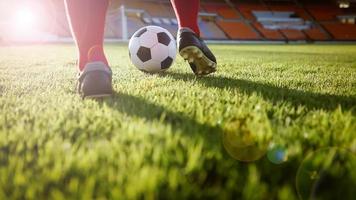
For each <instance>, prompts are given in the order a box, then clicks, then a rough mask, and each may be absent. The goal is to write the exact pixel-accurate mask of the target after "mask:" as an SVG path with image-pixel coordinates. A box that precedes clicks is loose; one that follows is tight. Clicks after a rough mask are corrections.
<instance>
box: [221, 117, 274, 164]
mask: <svg viewBox="0 0 356 200" xmlns="http://www.w3.org/2000/svg"><path fill="white" fill-rule="evenodd" d="M222 137H223V138H222V140H223V145H224V148H225V150H226V151H227V152H228V154H229V155H230V156H231V157H233V158H234V159H236V160H239V161H244V162H251V161H256V160H258V159H260V158H261V157H262V156H263V155H265V154H266V152H267V148H268V146H269V143H270V140H271V139H272V130H271V127H270V124H269V121H268V119H267V117H251V116H247V117H243V118H239V119H236V120H233V121H231V122H229V123H227V124H225V126H224V133H223V135H222Z"/></svg>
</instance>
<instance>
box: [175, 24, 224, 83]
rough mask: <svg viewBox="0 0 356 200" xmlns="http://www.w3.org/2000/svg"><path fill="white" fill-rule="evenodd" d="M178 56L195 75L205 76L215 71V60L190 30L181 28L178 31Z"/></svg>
mask: <svg viewBox="0 0 356 200" xmlns="http://www.w3.org/2000/svg"><path fill="white" fill-rule="evenodd" d="M177 43H178V50H179V54H180V55H181V56H182V57H183V58H184V60H187V61H188V62H189V65H190V68H192V70H193V72H194V74H195V75H198V76H201V75H207V74H210V73H213V72H215V71H216V65H217V63H216V58H215V56H214V54H213V53H212V52H211V51H210V49H209V48H208V46H207V45H206V44H205V42H204V41H203V40H202V39H201V38H200V37H199V36H197V35H196V34H195V33H194V32H193V31H192V30H190V29H188V28H182V29H180V30H179V31H178V35H177Z"/></svg>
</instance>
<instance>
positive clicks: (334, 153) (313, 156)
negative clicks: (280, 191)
mask: <svg viewBox="0 0 356 200" xmlns="http://www.w3.org/2000/svg"><path fill="white" fill-rule="evenodd" d="M355 169H356V156H355V154H354V153H352V152H350V151H348V150H346V149H343V148H337V147H332V148H325V149H320V150H318V151H315V152H312V153H310V154H309V155H307V156H306V157H305V159H304V160H303V162H302V163H301V165H300V167H299V169H298V172H297V177H296V189H297V192H298V195H299V197H300V199H354V194H355V188H356V172H355Z"/></svg>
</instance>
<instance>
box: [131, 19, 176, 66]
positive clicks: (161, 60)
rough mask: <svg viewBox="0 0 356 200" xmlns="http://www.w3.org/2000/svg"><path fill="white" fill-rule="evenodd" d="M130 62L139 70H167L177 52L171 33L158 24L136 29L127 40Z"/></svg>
mask: <svg viewBox="0 0 356 200" xmlns="http://www.w3.org/2000/svg"><path fill="white" fill-rule="evenodd" d="M129 54H130V59H131V62H132V63H133V64H134V65H135V66H136V67H137V68H138V69H139V70H141V71H144V72H149V73H155V72H161V71H164V70H167V69H168V68H169V67H170V66H171V65H172V63H173V62H174V60H175V58H176V54H177V47H176V42H175V40H174V37H173V36H172V34H170V33H169V32H168V31H167V30H166V29H164V28H162V27H159V26H146V27H143V28H141V29H139V30H138V31H136V32H135V33H134V34H133V36H132V37H131V39H130V42H129Z"/></svg>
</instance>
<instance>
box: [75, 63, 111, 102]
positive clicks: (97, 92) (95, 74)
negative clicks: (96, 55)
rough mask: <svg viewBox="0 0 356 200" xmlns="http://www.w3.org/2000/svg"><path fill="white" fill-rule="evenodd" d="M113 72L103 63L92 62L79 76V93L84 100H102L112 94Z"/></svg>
mask: <svg viewBox="0 0 356 200" xmlns="http://www.w3.org/2000/svg"><path fill="white" fill-rule="evenodd" d="M111 80H112V72H111V69H110V68H109V67H108V66H107V65H106V64H104V63H103V62H90V63H88V64H86V65H85V68H84V70H83V71H82V72H80V73H79V76H78V92H79V94H80V95H81V96H82V97H83V98H86V97H87V98H100V97H106V96H110V95H111V94H112V85H111V82H112V81H111Z"/></svg>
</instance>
